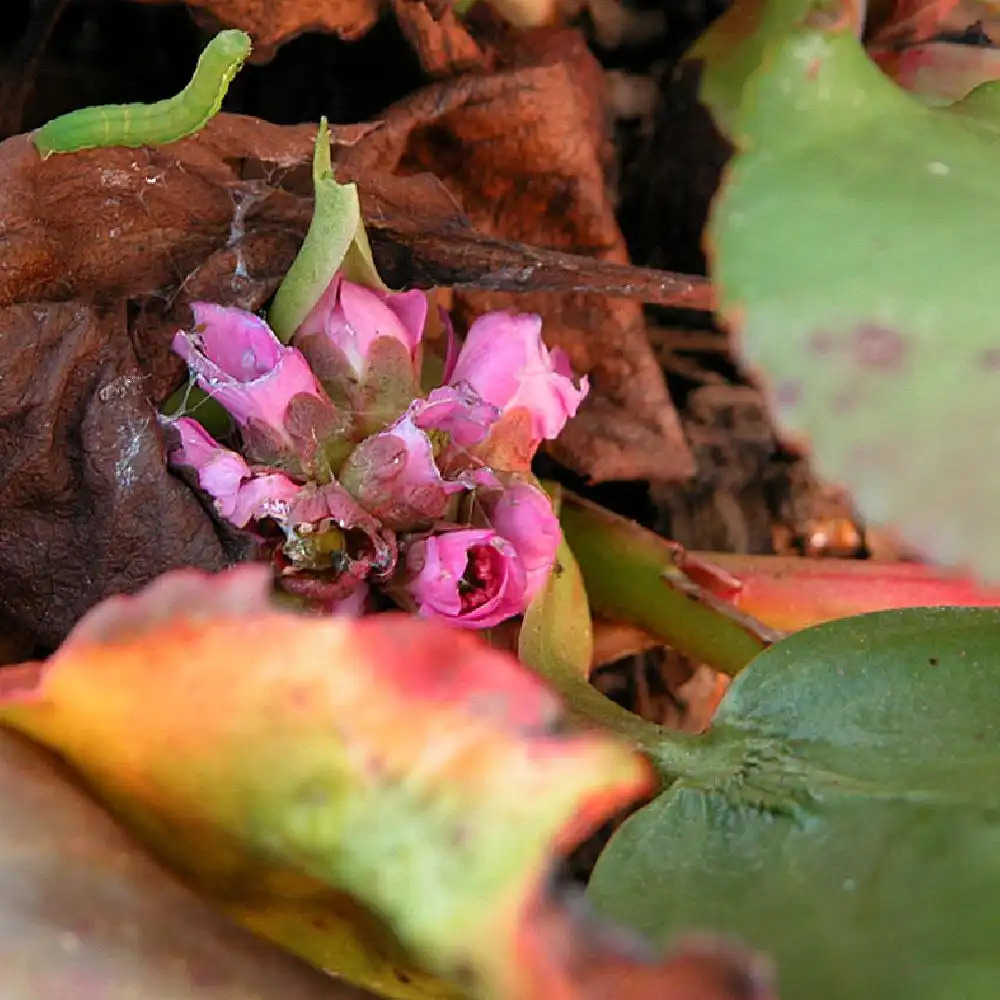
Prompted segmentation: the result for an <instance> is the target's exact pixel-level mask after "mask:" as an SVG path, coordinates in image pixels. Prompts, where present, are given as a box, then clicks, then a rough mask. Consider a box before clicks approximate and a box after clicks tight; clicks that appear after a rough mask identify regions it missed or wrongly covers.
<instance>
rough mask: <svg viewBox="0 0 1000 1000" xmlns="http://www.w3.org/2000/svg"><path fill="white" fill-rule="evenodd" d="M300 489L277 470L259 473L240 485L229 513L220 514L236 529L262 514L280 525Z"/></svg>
mask: <svg viewBox="0 0 1000 1000" xmlns="http://www.w3.org/2000/svg"><path fill="white" fill-rule="evenodd" d="M301 490H302V487H301V486H299V485H298V484H297V483H295V482H293V481H292V480H291V479H289V478H288V476H285V475H283V474H282V473H280V472H275V473H273V474H271V475H266V476H259V477H256V478H254V479H251V480H250V482H248V483H245V484H244V485H243V486H242V487H241V488H240V491H239V493H238V494H237V496H236V499H235V503H234V504H233V507H232V510H231V512H230V513H228V514H226V513H225V512H220V513H223V515H224V516H225V517H226V518H227V519H228V520H229V521H231V522H232V523H233V524H235V525H236V527H237V528H245V527H246V526H247V525H248V524H249V523H250V522H251V521H261V520H263V519H264V518H265V517H270V518H273V519H274V520H275V521H278V522H279V523H281V524H284V523H285V522H286V521H287V520H288V512H289V510H290V507H291V503H292V501H293V500H294V499H295V497H296V496H297V495H298V494H299V493H300V492H301Z"/></svg>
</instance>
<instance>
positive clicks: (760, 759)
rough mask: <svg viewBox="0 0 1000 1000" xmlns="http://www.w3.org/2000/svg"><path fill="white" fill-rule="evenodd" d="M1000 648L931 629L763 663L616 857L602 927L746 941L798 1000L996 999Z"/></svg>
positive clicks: (859, 626)
mask: <svg viewBox="0 0 1000 1000" xmlns="http://www.w3.org/2000/svg"><path fill="white" fill-rule="evenodd" d="M998 636H1000V612H997V611H996V610H993V609H988V610H985V609H954V608H952V609H935V610H930V611H929V610H922V609H911V610H904V611H891V612H883V613H877V614H872V615H865V616H862V617H859V618H854V619H847V620H843V621H838V622H833V623H831V624H828V625H823V626H819V627H817V628H814V629H808V630H806V631H803V632H799V633H797V634H796V635H794V636H792V637H790V638H788V639H786V640H785V641H784V642H782V643H780V644H779V645H777V646H775V647H773V648H772V649H771V650H769V651H768V652H766V653H764V654H762V655H761V656H760V657H759V658H758V659H757V660H755V661H754V663H753V664H751V666H750V667H749V668H748V669H747V670H746V671H744V672H743V673H742V674H741V675H740V676H739V677H738V678H737V679H736V680H735V681H734V682H733V684H732V686H731V688H730V690H729V692H728V694H727V696H726V697H725V698H724V700H723V702H722V705H721V707H720V709H719V711H718V713H717V715H716V718H715V721H714V724H713V729H712V731H711V733H710V734H709V735H708V736H707V737H705V738H704V740H705V742H704V744H702V745H703V748H704V750H705V751H706V756H705V758H704V759H703V760H702V761H701V762H700V764H699V770H698V771H695V770H694V769H692V770H691V772H690V773H689V776H688V777H686V778H683V779H681V780H680V781H678V782H676V783H675V784H674V785H673V786H672V787H670V788H669V789H667V790H666V791H664V792H663V793H662V794H661V795H660V796H659V797H658V798H657V799H655V800H654V801H653V803H651V804H650V805H649V806H647V807H645V808H644V809H642V810H641V811H640V812H638V813H636V814H635V815H634V816H633V817H632V818H630V819H629V820H628V821H627V822H626V823H625V825H624V826H623V827H622V828H621V830H620V831H619V832H618V833H617V834H616V836H615V838H614V839H613V840H612V842H611V844H610V846H609V847H608V849H607V850H606V851H605V853H604V855H602V857H601V859H600V861H599V862H598V866H597V869H596V872H595V874H594V879H593V882H592V885H591V894H592V898H593V899H594V900H595V901H596V902H597V904H598V905H599V909H600V910H601V911H602V912H604V913H606V914H607V915H609V916H612V917H614V918H615V919H617V920H620V921H623V922H626V923H628V924H630V925H632V926H634V927H636V928H637V929H639V930H642V931H644V932H647V933H649V934H651V935H652V936H653V938H654V939H656V940H663V939H665V938H667V937H669V936H670V935H673V934H676V933H678V932H680V931H681V930H685V929H689V928H692V927H707V928H711V929H713V930H715V931H721V932H730V933H734V934H737V935H740V936H741V937H743V938H745V939H746V940H748V941H749V942H751V943H752V944H754V945H756V946H757V947H761V948H766V949H768V950H770V951H771V952H772V953H773V954H774V955H775V957H776V959H777V963H778V970H779V984H780V986H781V990H782V997H784V998H785V1000H807V998H808V1000H835V998H836V1000H840V998H843V997H855V996H857V997H861V996H878V997H885V998H894V997H900V998H902V997H906V998H907V1000H931V998H933V1000H943V998H951V997H954V998H955V1000H958V998H962V1000H979V998H982V1000H987V998H990V997H993V996H995V994H996V983H997V982H998V980H1000V959H998V957H997V952H996V945H995V943H996V934H997V930H998V929H1000V813H998V808H997V807H998V806H1000V792H998V791H997V784H996V774H997V770H998V768H1000V743H998V741H997V723H996V719H997V718H998V714H1000V687H998V685H997V683H996V677H997V668H998V662H1000V643H998ZM712 758H714V759H712Z"/></svg>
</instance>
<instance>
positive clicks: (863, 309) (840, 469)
mask: <svg viewBox="0 0 1000 1000" xmlns="http://www.w3.org/2000/svg"><path fill="white" fill-rule="evenodd" d="M738 7H739V8H740V9H742V10H743V11H744V17H748V16H749V12H752V11H757V12H758V15H757V20H756V21H754V19H753V18H752V17H751V18H750V22H751V24H750V27H751V29H752V27H753V26H754V25H757V26H760V25H765V24H766V26H767V33H766V35H765V36H764V37H763V39H762V38H761V37H756V38H755V37H752V36H748V35H744V36H741V37H740V38H737V39H736V40H735V41H734V36H733V34H732V32H730V33H729V35H724V36H722V38H721V41H724V42H725V43H726V44H725V45H722V44H715V45H714V47H713V45H712V44H705V43H703V44H702V46H701V52H702V55H703V57H704V58H705V60H706V65H705V70H706V74H707V76H706V89H705V90H704V91H703V93H704V95H705V97H706V99H707V100H709V102H710V104H711V105H712V107H713V108H715V107H716V105H717V104H718V108H719V110H720V111H721V115H720V117H719V121H720V123H721V124H722V125H723V127H724V128H726V129H728V130H730V133H731V137H732V138H733V139H734V141H735V142H736V144H737V146H738V148H739V149H740V150H741V151H740V152H739V153H738V154H737V156H736V157H735V159H734V160H733V161H732V163H731V164H730V166H729V168H728V171H727V175H726V181H725V184H724V187H723V190H722V193H721V195H720V196H719V198H718V201H717V203H716V204H715V206H714V210H713V217H712V221H711V225H710V229H709V233H708V241H709V248H710V250H711V256H712V273H713V279H714V280H715V281H716V282H717V284H718V288H719V295H720V300H721V310H722V313H723V315H724V317H725V319H726V320H727V322H728V323H729V324H730V326H731V327H733V328H734V330H735V331H736V332H737V333H738V334H739V338H738V342H739V344H740V345H741V349H742V353H743V356H744V358H745V360H746V361H747V362H748V363H749V364H750V365H751V366H753V367H754V368H755V369H757V370H758V371H760V372H761V373H762V374H763V375H764V376H765V377H766V381H767V383H768V387H769V392H770V399H771V401H772V403H773V405H774V407H775V409H776V412H777V415H778V417H779V419H780V422H781V425H782V426H783V428H784V429H785V430H786V431H788V432H789V433H790V434H791V435H793V436H796V437H800V438H803V439H805V440H806V441H807V442H808V445H809V447H810V448H811V452H812V457H813V460H814V462H815V466H816V468H817V470H818V471H819V472H820V473H821V474H822V475H823V476H824V477H826V478H828V479H831V480H833V481H836V482H839V483H841V484H843V485H845V486H847V487H849V488H850V490H851V492H852V494H853V495H854V497H855V499H856V501H857V505H858V507H859V509H860V512H861V513H862V514H863V515H864V517H865V518H866V519H867V520H868V521H870V522H875V523H890V524H893V525H895V526H897V527H898V528H899V529H900V531H901V533H902V534H903V536H904V538H905V539H906V540H907V541H909V542H911V543H913V544H914V545H915V546H917V547H918V548H919V549H921V550H922V551H923V552H924V553H926V554H927V555H929V556H930V557H932V558H934V559H936V560H938V561H941V562H944V563H947V564H967V565H969V566H971V567H973V568H974V569H976V570H978V571H979V572H980V573H982V574H984V575H986V576H990V577H997V576H998V575H1000V534H998V533H997V532H995V531H993V530H992V528H993V526H994V523H995V519H996V511H997V509H998V508H1000V467H998V466H997V465H996V464H995V463H991V462H988V461H987V462H984V461H982V458H981V457H982V456H983V455H992V454H994V453H996V452H997V451H998V450H1000V394H998V392H997V380H998V371H1000V335H998V332H997V322H996V316H997V309H998V305H1000V300H998V297H997V282H996V280H995V277H996V275H995V267H994V263H993V261H994V257H995V254H994V253H991V252H990V246H989V245H987V244H983V243H982V241H981V240H976V239H971V238H970V234H977V233H980V234H986V235H987V236H992V234H995V233H996V232H998V231H1000V179H998V178H1000V174H998V171H997V165H998V162H1000V156H998V154H1000V146H998V144H997V132H996V127H995V125H993V126H992V127H991V126H989V125H984V124H983V123H982V122H981V121H980V120H979V119H978V118H973V117H971V116H969V115H967V114H962V113H961V112H960V111H958V110H957V109H956V111H951V110H949V109H930V108H927V107H925V106H923V105H922V104H921V103H920V102H919V101H918V100H917V99H916V98H914V97H912V96H911V95H909V94H907V93H905V92H904V91H902V90H901V89H900V88H899V87H898V86H896V85H895V84H894V83H893V82H892V81H890V80H888V79H887V78H886V77H884V76H883V75H882V73H881V72H880V71H879V70H878V69H877V67H876V66H875V65H874V64H873V63H872V62H871V60H870V59H869V58H868V56H867V55H866V54H865V52H864V50H863V48H862V47H861V44H860V43H859V42H858V41H857V39H856V38H855V37H854V33H853V30H852V21H853V16H854V13H855V7H854V6H853V5H852V4H851V3H850V2H848V0H835V2H832V3H831V2H826V0H822V2H820V0H816V2H804V3H803V2H802V0H796V2H795V3H793V4H789V3H777V2H775V3H767V4H764V12H763V13H762V14H761V13H759V12H760V10H761V5H760V4H749V5H747V4H746V3H740V4H739V5H738ZM793 8H794V10H793ZM761 30H763V28H761ZM747 39H749V40H747ZM716 41H717V42H720V39H717V40H716ZM727 46H728V47H727ZM734 53H737V54H739V58H738V59H736V58H735V57H734ZM754 53H756V56H755V55H754ZM724 54H725V55H727V56H728V57H730V58H731V59H733V60H734V61H733V62H732V66H733V69H732V72H733V73H734V74H735V76H734V79H733V80H732V81H731V82H732V83H733V85H734V87H735V85H736V84H737V82H738V83H740V84H743V91H742V99H741V101H740V103H739V107H738V111H737V113H735V114H734V111H733V104H732V101H731V98H732V93H731V92H730V93H729V94H728V95H727V96H726V97H725V98H721V97H720V95H722V94H725V87H724V86H723V84H724V82H725V79H726V77H727V73H728V72H729V69H728V68H727V64H726V63H724V62H723V61H722V56H723V55H724ZM737 78H738V80H737ZM708 83H710V84H711V85H710V86H708V85H707V84H708Z"/></svg>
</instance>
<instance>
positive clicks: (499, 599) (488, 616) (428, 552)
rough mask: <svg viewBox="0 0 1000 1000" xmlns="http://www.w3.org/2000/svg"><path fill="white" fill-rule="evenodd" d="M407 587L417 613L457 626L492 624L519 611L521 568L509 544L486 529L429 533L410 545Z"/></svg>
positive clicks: (522, 603)
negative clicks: (426, 536)
mask: <svg viewBox="0 0 1000 1000" xmlns="http://www.w3.org/2000/svg"><path fill="white" fill-rule="evenodd" d="M407 568H408V569H409V571H410V572H411V574H412V578H411V580H410V583H409V589H410V593H411V594H412V596H413V598H414V600H415V601H416V602H417V605H418V608H419V614H421V615H422V616H424V617H432V618H440V619H442V620H444V621H447V622H450V623H451V624H453V625H457V626H459V627H461V628H490V627H491V626H493V625H496V624H498V623H499V622H502V621H505V620H506V619H507V618H510V617H512V616H513V615H517V614H520V613H521V612H522V611H523V610H524V608H525V606H526V603H525V601H524V590H525V582H526V581H525V573H524V569H523V567H522V566H521V562H520V559H519V558H518V555H517V552H516V551H515V550H514V548H513V546H512V545H511V544H510V543H509V542H507V541H506V540H505V539H503V538H501V537H500V536H499V535H497V534H496V533H495V532H492V531H489V530H487V529H477V528H469V529H460V530H458V531H451V532H446V533H441V534H438V535H431V536H430V537H429V538H425V539H421V540H420V541H417V542H415V543H414V544H412V545H411V546H410V549H409V552H408V553H407Z"/></svg>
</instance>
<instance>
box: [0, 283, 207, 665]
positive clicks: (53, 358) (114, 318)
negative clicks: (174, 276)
mask: <svg viewBox="0 0 1000 1000" xmlns="http://www.w3.org/2000/svg"><path fill="white" fill-rule="evenodd" d="M0 327H2V329H3V337H2V343H3V348H4V350H3V358H2V361H0V371H2V377H0V465H2V468H3V470H4V472H3V476H2V477H0V510H2V511H3V514H2V515H0V580H2V583H0V595H2V596H0V604H2V608H3V610H2V613H0V619H5V620H6V622H8V623H10V624H12V625H16V626H19V627H20V628H21V629H22V630H23V629H25V628H27V630H28V631H29V632H30V633H31V634H32V635H33V636H34V638H35V639H36V640H37V641H40V642H42V643H43V644H45V645H48V646H52V647H54V646H56V645H57V644H58V643H59V641H60V640H61V639H62V637H63V636H64V635H65V634H66V633H67V631H68V630H69V629H70V628H71V626H72V625H73V623H74V622H75V621H76V620H77V619H78V618H79V617H80V616H81V615H82V614H83V613H84V612H85V611H86V610H87V609H88V608H90V607H91V606H92V605H93V604H95V603H96V602H97V601H100V600H101V599H102V598H104V597H107V596H110V595H112V594H117V593H121V592H122V591H126V592H127V591H132V590H135V589H137V588H138V587H140V586H142V584H144V583H145V582H147V581H148V580H149V578H150V577H152V576H155V575H157V574H159V573H161V572H164V571H166V570H168V569H171V568H175V567H180V566H185V565H190V564H195V565H199V566H203V567H205V568H213V567H216V568H221V567H222V566H223V565H224V564H225V562H226V558H225V552H224V546H223V543H222V541H221V540H220V538H219V537H218V536H217V535H216V533H215V531H214V528H213V524H212V522H211V521H210V520H209V519H208V518H207V517H206V515H205V512H204V510H203V509H202V507H201V505H200V504H199V502H198V500H197V499H196V498H195V496H194V494H193V493H191V491H190V490H188V489H187V487H185V486H184V485H183V483H181V482H180V481H179V480H177V479H175V478H174V477H172V476H171V475H169V473H168V472H167V469H166V465H165V462H164V452H163V442H162V440H161V437H160V432H159V430H158V426H157V420H156V411H155V409H154V407H153V404H152V403H151V402H150V400H149V398H148V396H147V394H146V391H145V375H144V373H143V372H142V370H141V369H140V368H139V365H138V364H137V362H136V359H135V356H134V354H133V351H132V346H131V344H130V343H129V339H128V334H127V332H126V318H125V307H124V304H120V305H117V306H114V305H109V306H107V307H106V308H102V307H99V306H96V305H90V306H88V305H84V304H83V303H82V302H80V301H73V302H62V303H59V302H38V303H21V304H18V305H8V306H5V307H0Z"/></svg>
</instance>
